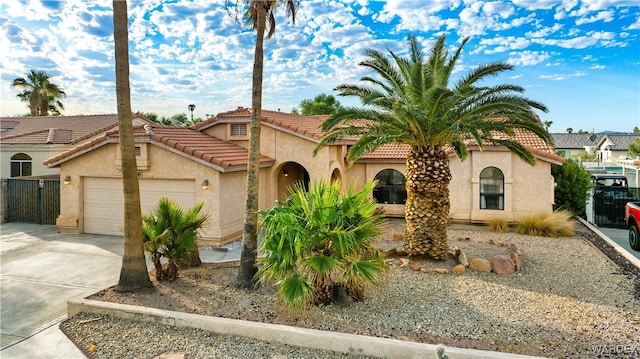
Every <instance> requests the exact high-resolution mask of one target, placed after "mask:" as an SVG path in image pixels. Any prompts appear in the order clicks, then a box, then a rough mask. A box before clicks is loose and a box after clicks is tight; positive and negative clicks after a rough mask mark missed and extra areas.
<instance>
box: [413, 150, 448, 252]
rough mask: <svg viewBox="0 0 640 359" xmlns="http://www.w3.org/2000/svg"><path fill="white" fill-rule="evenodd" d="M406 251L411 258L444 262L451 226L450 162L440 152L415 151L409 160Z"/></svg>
mask: <svg viewBox="0 0 640 359" xmlns="http://www.w3.org/2000/svg"><path fill="white" fill-rule="evenodd" d="M406 181H407V182H406V187H407V202H406V205H405V219H406V221H407V227H406V231H405V244H404V249H405V251H406V252H407V254H409V255H425V254H426V255H428V256H430V257H433V258H435V259H444V258H445V256H446V254H447V250H448V248H449V245H448V243H447V224H448V222H449V207H450V203H449V182H451V172H450V170H449V159H448V158H447V155H446V153H445V152H444V151H443V150H442V149H440V148H437V149H434V150H423V149H417V148H413V149H412V150H411V152H410V153H409V156H408V157H407V173H406Z"/></svg>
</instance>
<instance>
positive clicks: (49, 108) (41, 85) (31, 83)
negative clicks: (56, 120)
mask: <svg viewBox="0 0 640 359" xmlns="http://www.w3.org/2000/svg"><path fill="white" fill-rule="evenodd" d="M50 78H51V76H50V75H48V74H47V73H46V72H44V71H36V70H31V71H29V73H28V74H27V77H26V78H25V77H18V78H16V79H14V80H13V82H12V83H11V86H12V87H17V88H20V89H24V91H22V92H21V93H19V94H18V95H17V96H18V98H19V99H20V101H22V102H28V103H29V111H30V114H31V116H48V115H49V112H51V114H52V115H59V114H60V110H64V106H63V105H62V102H60V100H59V99H61V98H64V97H66V96H67V94H66V93H65V92H64V91H62V88H60V86H58V85H56V84H54V83H52V82H51V81H50V80H49V79H50Z"/></svg>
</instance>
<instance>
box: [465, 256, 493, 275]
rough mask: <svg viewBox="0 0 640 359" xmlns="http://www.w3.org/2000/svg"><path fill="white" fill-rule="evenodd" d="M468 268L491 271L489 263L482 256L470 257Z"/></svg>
mask: <svg viewBox="0 0 640 359" xmlns="http://www.w3.org/2000/svg"><path fill="white" fill-rule="evenodd" d="M469 268H470V269H473V270H475V271H478V272H486V273H489V272H491V263H490V262H489V261H488V260H486V259H484V258H471V259H470V260H469Z"/></svg>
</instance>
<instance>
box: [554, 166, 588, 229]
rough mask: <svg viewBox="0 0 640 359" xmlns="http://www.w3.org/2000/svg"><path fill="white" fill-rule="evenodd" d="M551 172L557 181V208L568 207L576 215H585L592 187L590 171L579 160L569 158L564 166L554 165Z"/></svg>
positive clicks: (555, 195)
mask: <svg viewBox="0 0 640 359" xmlns="http://www.w3.org/2000/svg"><path fill="white" fill-rule="evenodd" d="M551 174H552V175H553V177H554V179H555V181H556V186H555V189H554V198H555V203H556V209H566V210H569V211H571V212H572V213H573V214H574V215H576V216H584V215H585V210H586V207H587V198H588V197H589V190H590V189H591V187H592V184H591V175H590V174H589V171H587V170H586V169H585V168H584V167H582V165H581V164H580V163H579V162H577V161H575V160H572V159H568V160H567V161H565V163H564V164H563V165H562V166H560V165H552V166H551Z"/></svg>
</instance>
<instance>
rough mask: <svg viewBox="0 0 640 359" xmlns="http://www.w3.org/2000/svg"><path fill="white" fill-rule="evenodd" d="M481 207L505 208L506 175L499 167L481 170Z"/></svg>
mask: <svg viewBox="0 0 640 359" xmlns="http://www.w3.org/2000/svg"><path fill="white" fill-rule="evenodd" d="M480 209H504V175H503V174H502V171H500V169H498V168H495V167H487V168H485V169H483V170H482V172H480Z"/></svg>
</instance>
